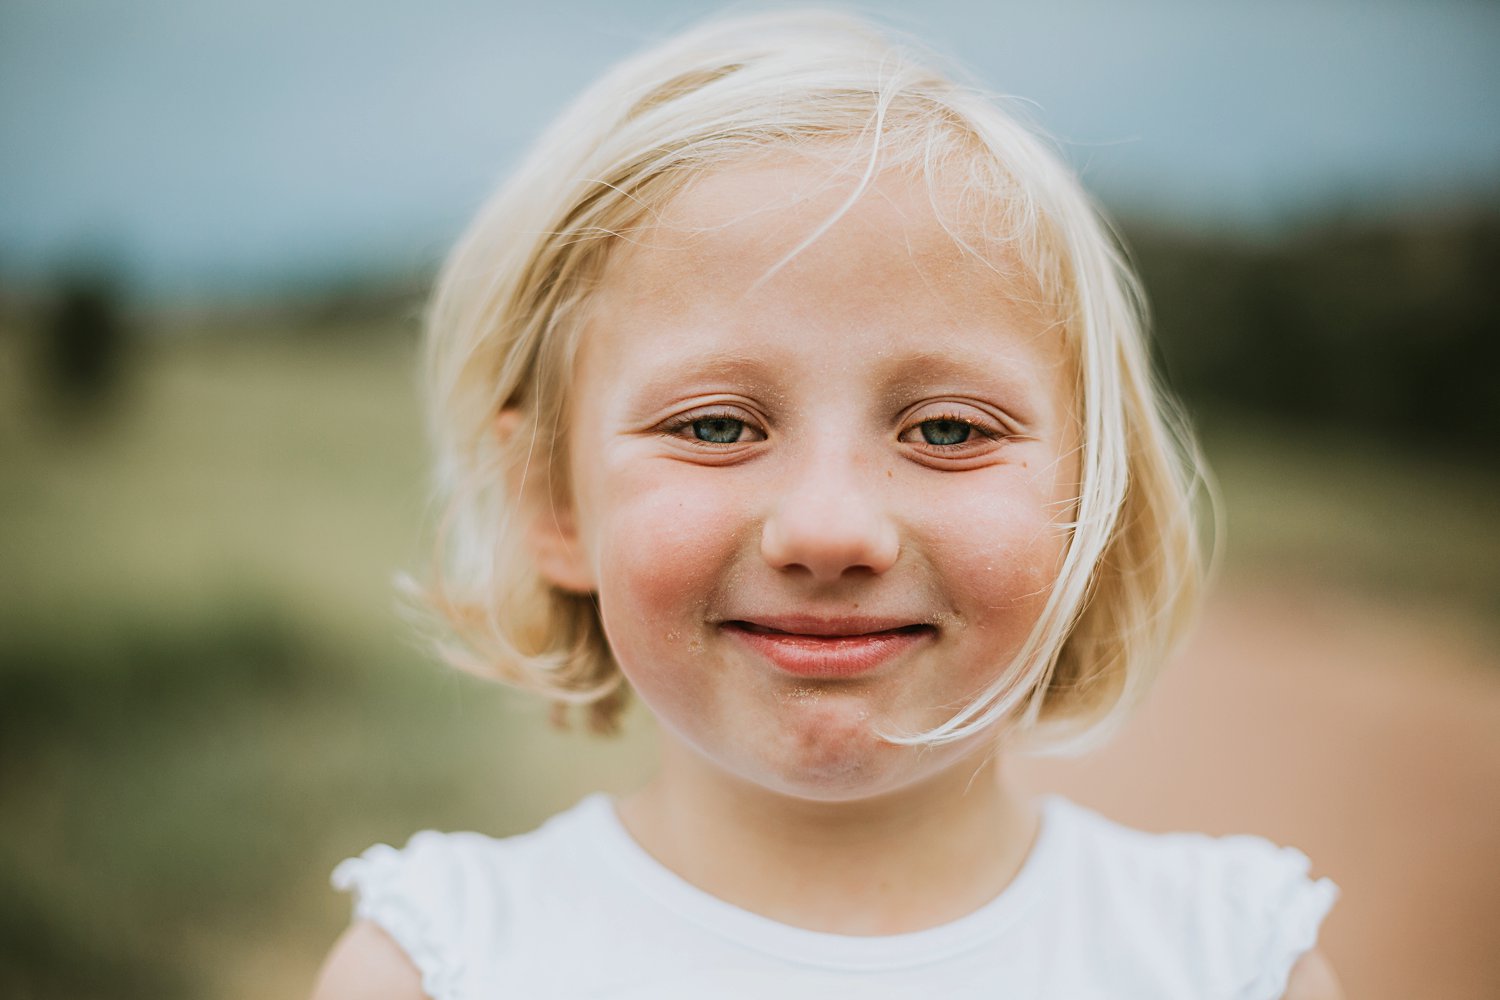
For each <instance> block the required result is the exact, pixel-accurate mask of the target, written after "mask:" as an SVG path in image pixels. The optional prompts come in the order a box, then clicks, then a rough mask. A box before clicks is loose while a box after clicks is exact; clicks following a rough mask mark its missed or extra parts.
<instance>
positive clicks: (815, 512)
mask: <svg viewBox="0 0 1500 1000" xmlns="http://www.w3.org/2000/svg"><path fill="white" fill-rule="evenodd" d="M770 499H771V503H772V508H771V511H770V513H769V514H768V516H767V517H766V520H765V523H764V525H763V526H762V528H761V541H760V549H761V554H762V556H764V558H765V560H766V562H767V563H769V564H770V565H771V566H772V567H774V568H776V569H782V570H788V571H791V572H794V573H799V572H800V573H806V574H807V575H809V576H810V577H811V578H812V579H813V580H815V581H817V582H819V583H831V582H833V581H836V580H838V579H839V578H841V577H842V576H843V575H844V574H845V573H851V572H852V573H858V572H864V573H884V572H885V571H886V570H888V569H890V568H891V566H893V565H895V562H896V557H897V555H898V554H899V553H900V550H901V540H900V535H899V533H898V531H897V528H896V524H895V522H894V521H893V520H892V519H891V518H890V516H889V515H888V513H887V512H886V510H885V508H884V507H883V505H882V503H881V498H880V497H879V496H878V495H876V493H875V492H874V491H872V490H871V489H870V488H869V487H868V485H866V484H863V483H862V482H861V479H860V477H859V476H858V475H856V474H854V470H852V469H847V468H846V469H842V470H840V469H839V468H837V467H832V466H829V465H827V464H822V465H819V466H818V467H817V468H815V469H813V470H810V471H809V474H807V475H805V476H803V477H802V479H801V482H799V483H797V484H796V485H795V486H793V487H792V488H791V489H788V490H785V491H783V492H782V493H781V495H779V496H777V497H773V498H770Z"/></svg>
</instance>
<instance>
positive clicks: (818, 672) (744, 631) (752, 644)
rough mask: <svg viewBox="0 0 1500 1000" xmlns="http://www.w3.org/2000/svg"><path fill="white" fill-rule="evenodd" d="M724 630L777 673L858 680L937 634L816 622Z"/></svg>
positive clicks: (923, 628)
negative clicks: (775, 669)
mask: <svg viewBox="0 0 1500 1000" xmlns="http://www.w3.org/2000/svg"><path fill="white" fill-rule="evenodd" d="M721 628H722V629H723V630H724V631H725V632H726V633H728V634H729V635H731V636H733V637H735V638H736V639H737V640H738V641H740V642H742V643H744V644H745V645H746V646H748V647H749V648H750V649H751V650H753V651H754V652H755V653H757V654H759V655H760V656H761V657H762V658H764V659H765V660H767V661H769V662H770V664H771V665H772V666H774V667H776V668H777V669H778V670H780V671H782V672H784V673H788V674H792V675H794V676H797V677H803V678H814V679H824V680H837V679H840V678H846V677H858V676H860V675H862V674H866V673H869V672H870V671H873V670H875V669H876V668H877V667H879V666H881V665H882V664H884V663H887V662H889V661H890V660H892V659H894V658H896V657H897V656H900V655H901V654H902V653H904V652H906V651H907V650H909V649H912V648H914V647H915V646H917V645H919V644H921V643H924V642H927V641H928V640H929V639H931V638H932V637H933V636H935V635H936V634H937V629H936V628H934V627H933V626H931V625H924V624H908V625H896V626H889V625H888V624H887V623H883V622H873V621H859V620H853V619H843V620H815V619H776V620H774V624H768V623H767V622H764V621H759V622H757V621H726V622H724V623H723V625H722V626H721Z"/></svg>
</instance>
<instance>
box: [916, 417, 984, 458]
mask: <svg viewBox="0 0 1500 1000" xmlns="http://www.w3.org/2000/svg"><path fill="white" fill-rule="evenodd" d="M1005 436H1006V432H1005V429H1004V428H1003V427H1001V426H998V425H997V424H996V423H995V422H994V420H993V419H986V418H984V417H980V416H979V415H978V414H977V413H976V414H975V415H974V416H973V417H970V416H969V415H968V414H967V413H964V414H957V413H951V414H943V415H942V416H935V417H928V418H927V419H926V420H918V421H917V422H916V423H914V424H908V425H907V427H906V429H905V430H904V431H902V432H901V438H900V439H901V440H902V441H904V442H906V443H907V444H914V445H916V446H917V447H918V448H919V449H921V450H925V451H927V452H928V453H929V454H937V455H948V456H950V457H952V456H957V455H965V456H972V455H973V454H974V452H975V451H976V450H978V451H983V450H985V446H986V445H993V444H996V443H998V442H999V440H1000V439H1001V438H1004V437H1005Z"/></svg>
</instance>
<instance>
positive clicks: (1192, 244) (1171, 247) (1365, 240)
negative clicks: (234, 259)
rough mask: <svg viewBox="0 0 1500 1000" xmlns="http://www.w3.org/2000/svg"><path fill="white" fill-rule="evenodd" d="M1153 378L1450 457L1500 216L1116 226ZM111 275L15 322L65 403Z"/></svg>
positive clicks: (1487, 384)
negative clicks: (1137, 274) (1230, 228)
mask: <svg viewBox="0 0 1500 1000" xmlns="http://www.w3.org/2000/svg"><path fill="white" fill-rule="evenodd" d="M1122 230H1123V233H1124V236H1125V239H1126V243H1127V245H1128V246H1129V247H1130V249H1131V252H1132V254H1133V256H1134V258H1135V260H1136V263H1137V265H1138V266H1139V268H1140V271H1141V274H1142V278H1143V280H1144V283H1145V287H1146V291H1147V295H1148V298H1149V300H1150V303H1151V309H1152V312H1153V320H1154V326H1155V331H1156V345H1157V350H1158V352H1159V355H1160V360H1161V362H1162V365H1163V368H1164V369H1165V371H1166V374H1167V378H1168V382H1169V383H1170V384H1171V385H1172V387H1173V388H1174V390H1175V391H1176V392H1177V393H1178V394H1179V395H1180V396H1181V397H1182V398H1183V400H1184V401H1185V402H1186V403H1187V404H1188V406H1189V409H1191V410H1193V411H1198V412H1203V411H1214V410H1218V409H1225V408H1228V409H1232V410H1233V411H1235V412H1238V413H1244V414H1261V415H1264V416H1266V417H1268V418H1270V419H1272V420H1274V421H1276V422H1277V423H1280V424H1286V423H1292V422H1312V423H1315V424H1317V425H1320V426H1322V427H1328V428H1333V429H1338V430H1342V431H1347V432H1351V433H1353V434H1356V435H1358V436H1362V437H1367V438H1371V439H1374V440H1376V441H1378V442H1380V443H1383V444H1388V445H1397V446H1403V445H1405V446H1415V445H1420V446H1421V447H1422V448H1424V449H1427V450H1431V449H1434V448H1436V449H1438V450H1446V451H1452V452H1454V453H1464V452H1470V451H1471V450H1472V449H1475V448H1482V449H1485V450H1489V446H1490V443H1491V442H1493V441H1494V440H1496V438H1497V435H1500V377H1497V374H1496V373H1497V371H1500V280H1497V277H1496V276H1497V275H1500V213H1497V212H1496V211H1495V210H1493V209H1475V210H1474V211H1472V212H1471V213H1469V214H1467V215H1459V214H1449V215H1445V216H1441V217H1429V218H1418V219H1410V220H1402V221H1381V222H1357V221H1337V220H1333V221H1323V222H1320V223H1317V224H1313V225H1308V226H1305V227H1303V228H1301V229H1299V230H1296V231H1294V232H1292V233H1290V234H1287V235H1283V236H1281V237H1279V238H1277V239H1274V240H1263V241H1257V240H1254V239H1249V238H1245V237H1236V236H1222V237H1215V236H1205V235H1198V234H1188V233H1183V232H1174V231H1169V230H1166V229H1162V228H1157V227H1153V226H1152V225H1151V224H1149V223H1141V222H1137V223H1134V224H1129V223H1127V224H1126V225H1124V226H1123V227H1122ZM420 285H421V283H420V282H418V281H415V280H413V279H412V278H410V277H406V278H403V279H401V280H399V281H378V280H370V281H364V282H359V281H355V282H347V283H344V284H341V285H338V286H336V287H331V288H328V289H323V290H321V291H317V292H314V293H312V294H309V293H308V292H307V291H306V290H303V291H302V292H301V293H299V294H297V295H294V296H289V297H288V298H287V300H286V301H284V302H282V303H279V304H275V305H271V306H268V307H266V312H265V314H266V315H267V316H268V317H273V318H274V322H273V323H272V324H271V325H275V326H280V327H285V328H290V329H296V330H299V331H314V332H317V331H323V332H326V333H327V335H329V336H334V335H336V334H338V333H345V334H347V333H348V332H349V331H350V330H351V329H352V328H356V327H359V326H361V325H362V324H368V323H374V322H377V321H378V320H380V319H382V318H384V319H389V318H390V315H391V313H393V312H398V313H401V314H402V315H405V316H407V317H412V316H414V315H415V313H416V311H417V307H416V303H417V302H418V301H419V300H420V292H419V288H420ZM128 292H129V289H128V288H127V286H126V285H125V283H124V282H122V281H121V280H119V273H118V272H116V273H110V272H107V271H101V270H99V269H98V268H94V269H87V270H74V271H69V272H65V274H64V276H63V278H62V279H61V280H60V281H59V282H58V283H57V285H56V287H55V289H54V293H53V295H52V296H51V299H50V302H49V304H48V305H47V306H46V308H45V309H44V310H42V311H41V313H40V314H38V313H36V312H33V314H32V315H33V317H34V318H35V319H37V320H38V322H34V323H31V324H23V325H30V326H32V328H33V329H34V330H35V331H36V333H37V334H38V344H37V347H38V349H37V350H35V351H33V352H32V356H33V357H34V358H35V359H36V360H37V361H38V366H37V371H36V373H35V374H36V380H35V384H37V385H38V387H40V388H42V389H43V391H44V393H45V395H46V396H48V397H50V401H51V402H52V404H53V405H54V408H55V409H56V410H58V411H59V412H63V413H66V414H69V415H70V416H79V415H81V416H83V417H84V418H87V417H88V415H90V414H94V413H100V412H102V410H103V409H105V407H103V406H101V404H103V403H106V402H107V401H108V400H109V399H110V397H112V396H114V395H116V394H117V393H118V391H119V386H118V383H119V382H120V380H121V379H122V378H124V377H125V376H126V375H127V374H128V372H129V369H130V354H131V353H132V343H131V342H132V341H133V340H135V339H136V337H137V336H138V334H139V333H140V332H141V331H142V330H143V329H144V328H148V327H149V324H148V323H144V322H131V321H127V319H126V316H127V315H129V314H131V313H132V310H131V309H130V302H129V296H128Z"/></svg>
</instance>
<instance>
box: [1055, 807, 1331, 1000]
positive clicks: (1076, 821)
mask: <svg viewBox="0 0 1500 1000" xmlns="http://www.w3.org/2000/svg"><path fill="white" fill-rule="evenodd" d="M1044 801H1045V810H1046V814H1047V816H1048V818H1049V820H1050V821H1052V822H1054V823H1055V824H1056V826H1057V827H1059V828H1060V830H1059V832H1060V835H1061V836H1062V838H1063V839H1065V840H1066V841H1067V844H1066V850H1065V852H1064V853H1065V855H1066V858H1067V862H1068V863H1067V864H1066V865H1065V866H1059V867H1058V868H1057V869H1055V870H1054V872H1053V879H1052V881H1053V882H1054V883H1058V882H1060V883H1061V884H1060V885H1057V884H1054V890H1057V891H1059V893H1060V897H1061V898H1066V899H1067V900H1068V901H1069V903H1068V905H1069V908H1070V910H1071V914H1070V919H1069V923H1070V924H1072V925H1074V926H1077V927H1078V928H1079V930H1080V932H1081V933H1082V935H1083V937H1084V938H1086V939H1092V940H1095V941H1097V942H1098V944H1099V945H1100V947H1105V946H1106V945H1107V942H1108V941H1109V940H1110V939H1111V938H1114V939H1115V940H1116V941H1118V940H1119V935H1120V933H1121V929H1122V928H1134V929H1136V930H1137V931H1138V932H1139V931H1141V930H1146V929H1149V932H1148V933H1145V934H1140V935H1139V937H1140V940H1139V941H1138V942H1135V943H1136V946H1138V947H1140V948H1142V949H1143V950H1144V951H1146V952H1148V953H1149V952H1151V951H1152V950H1153V949H1155V950H1158V951H1160V959H1161V961H1162V962H1163V963H1167V962H1178V963H1184V962H1185V963H1189V965H1196V966H1197V967H1198V968H1197V969H1196V972H1197V974H1198V975H1199V976H1200V977H1201V980H1200V981H1205V982H1207V981H1213V980H1215V979H1216V978H1218V977H1220V976H1222V977H1225V978H1226V979H1235V977H1243V976H1245V975H1247V974H1248V975H1249V976H1250V980H1251V981H1249V982H1246V983H1243V984H1242V985H1240V986H1239V988H1238V989H1237V990H1236V992H1235V993H1234V994H1233V995H1235V996H1246V997H1251V996H1253V997H1280V996H1281V995H1282V992H1283V991H1284V989H1285V987H1286V982H1287V977H1288V975H1289V973H1290V971H1291V968H1292V967H1293V965H1295V963H1296V961H1297V959H1298V958H1300V957H1301V956H1302V955H1303V954H1305V953H1307V952H1309V951H1311V950H1312V949H1313V948H1314V947H1315V946H1316V943H1317V938H1318V929H1319V927H1320V925H1321V924H1322V922H1323V919H1324V917H1325V916H1326V915H1327V913H1328V911H1329V909H1330V908H1331V907H1332V906H1333V904H1334V902H1335V901H1336V900H1337V899H1338V895H1339V889H1338V887H1337V886H1336V885H1335V884H1334V883H1333V882H1332V881H1331V880H1330V879H1328V878H1317V879H1314V878H1312V877H1310V875H1309V871H1310V869H1311V862H1310V860H1309V859H1308V857H1307V855H1305V854H1303V853H1302V852H1301V851H1300V850H1298V849H1296V848H1295V847H1286V846H1281V845H1278V844H1276V843H1274V842H1273V841H1271V840H1268V839H1266V838H1264V837H1260V836H1254V835H1250V834H1233V835H1229V836H1212V835H1208V834H1203V833H1190V832H1168V833H1150V832H1146V831H1143V830H1138V829H1134V828H1132V827H1128V826H1125V825H1123V824H1121V823H1117V822H1115V821H1114V820H1111V819H1109V818H1107V817H1105V816H1103V815H1101V814H1099V813H1097V812H1095V811H1093V810H1091V809H1088V808H1086V807H1084V806H1081V805H1078V804H1076V803H1073V802H1071V801H1069V800H1067V799H1064V798H1061V797H1060V796H1048V797H1047V798H1046V799H1045V800H1044ZM1131 936H1132V937H1135V935H1131ZM1169 950H1170V953H1169ZM1236 981H1239V980H1236ZM1226 995H1229V994H1226Z"/></svg>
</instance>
